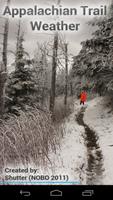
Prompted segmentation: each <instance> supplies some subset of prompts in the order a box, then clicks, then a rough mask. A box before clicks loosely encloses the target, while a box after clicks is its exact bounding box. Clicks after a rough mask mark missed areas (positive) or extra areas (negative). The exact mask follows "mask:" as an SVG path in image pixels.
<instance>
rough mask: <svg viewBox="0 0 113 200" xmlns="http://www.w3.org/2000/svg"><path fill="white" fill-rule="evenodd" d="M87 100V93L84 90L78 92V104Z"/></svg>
mask: <svg viewBox="0 0 113 200" xmlns="http://www.w3.org/2000/svg"><path fill="white" fill-rule="evenodd" d="M86 100H87V93H86V92H85V91H82V92H81V94H80V105H81V104H83V105H84V103H85V101H86Z"/></svg>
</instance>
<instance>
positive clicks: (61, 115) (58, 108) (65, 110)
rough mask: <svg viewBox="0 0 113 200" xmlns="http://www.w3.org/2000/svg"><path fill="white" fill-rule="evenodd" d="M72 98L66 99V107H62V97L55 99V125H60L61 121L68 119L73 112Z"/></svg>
mask: <svg viewBox="0 0 113 200" xmlns="http://www.w3.org/2000/svg"><path fill="white" fill-rule="evenodd" d="M73 105H74V104H73V98H72V97H68V101H67V106H66V107H65V105H64V97H62V96H60V97H57V98H56V102H55V111H54V120H55V122H56V123H62V122H63V120H64V119H65V118H66V117H68V116H69V115H70V114H71V113H72V110H73Z"/></svg>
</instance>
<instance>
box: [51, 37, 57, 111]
mask: <svg viewBox="0 0 113 200" xmlns="http://www.w3.org/2000/svg"><path fill="white" fill-rule="evenodd" d="M57 52H58V33H56V34H55V36H54V45H53V63H52V78H51V92H50V111H51V112H52V114H53V112H54V106H55V89H56V68H57Z"/></svg>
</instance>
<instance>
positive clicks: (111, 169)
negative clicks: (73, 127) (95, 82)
mask: <svg viewBox="0 0 113 200" xmlns="http://www.w3.org/2000/svg"><path fill="white" fill-rule="evenodd" d="M84 122H85V123H86V124H87V125H88V126H89V127H90V128H91V129H93V130H94V131H95V132H96V134H97V135H98V137H99V139H98V142H99V146H100V148H101V150H102V154H103V168H104V169H105V171H104V172H103V179H102V183H103V184H104V185H109V184H113V109H112V108H111V106H110V100H109V98H108V97H104V98H103V97H97V98H95V99H94V100H92V101H89V102H88V107H87V109H86V111H85V115H84Z"/></svg>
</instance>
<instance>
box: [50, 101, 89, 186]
mask: <svg viewBox="0 0 113 200" xmlns="http://www.w3.org/2000/svg"><path fill="white" fill-rule="evenodd" d="M79 110H80V105H79V102H78V101H77V102H75V106H74V110H73V113H72V114H71V115H70V116H69V117H68V118H67V119H66V120H65V122H64V123H63V124H62V126H63V128H64V137H63V138H62V139H61V141H60V148H58V149H57V152H56V154H50V156H49V157H50V160H51V162H52V169H53V170H52V171H53V174H54V175H55V174H67V175H68V176H69V181H70V182H72V184H74V182H77V184H86V173H85V171H86V167H87V162H86V160H87V149H86V146H85V144H84V137H83V135H84V127H83V126H80V125H79V124H78V123H77V121H76V115H77V113H78V112H79Z"/></svg>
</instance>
